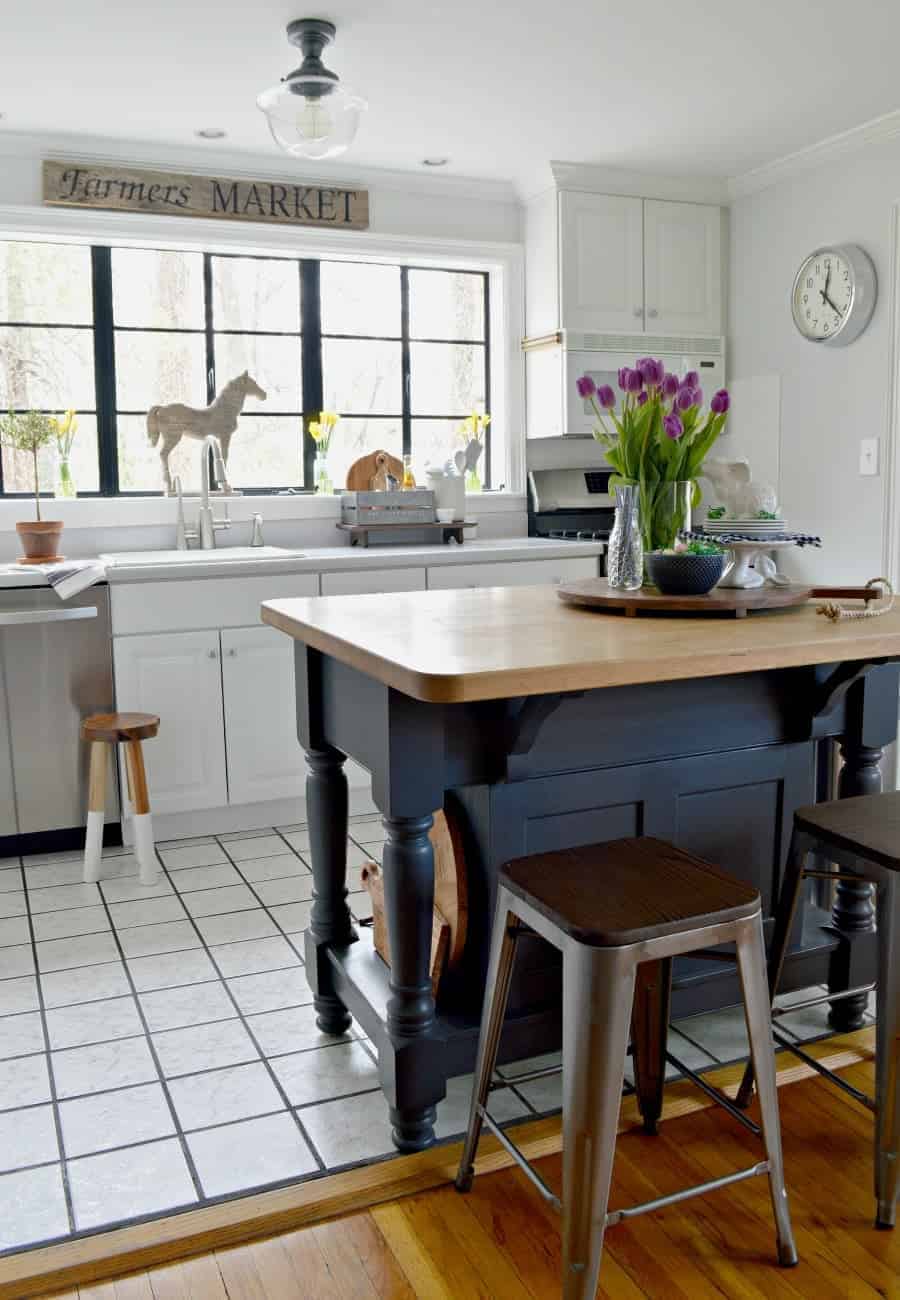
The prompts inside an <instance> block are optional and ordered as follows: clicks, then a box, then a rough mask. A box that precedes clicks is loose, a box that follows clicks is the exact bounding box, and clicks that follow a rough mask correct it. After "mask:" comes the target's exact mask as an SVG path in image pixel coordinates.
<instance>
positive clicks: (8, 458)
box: [0, 241, 100, 495]
mask: <svg viewBox="0 0 900 1300" xmlns="http://www.w3.org/2000/svg"><path fill="white" fill-rule="evenodd" d="M68 408H73V409H75V410H76V411H77V413H78V423H79V432H78V436H77V439H76V443H75V447H74V452H73V460H72V471H73V477H74V479H75V482H76V484H77V485H78V486H79V487H80V488H81V489H83V490H84V491H87V492H92V491H93V492H96V491H97V490H98V489H99V485H100V474H99V459H98V440H97V399H96V391H95V384H94V349H93V297H92V271H91V250H90V249H89V248H85V247H81V246H73V245H70V244H41V243H25V242H8V243H7V242H3V241H0V410H2V411H4V412H6V411H10V410H11V411H14V412H21V411H28V410H32V409H34V410H38V411H44V412H53V411H60V410H65V409H68ZM39 470H40V476H41V486H42V488H43V490H44V491H45V492H52V490H53V486H54V482H55V475H56V465H55V455H54V451H53V449H52V448H50V447H47V448H45V449H44V450H43V451H42V453H41V458H40V462H39ZM32 482H33V479H32V466H31V462H30V457H28V456H26V455H24V454H23V453H20V452H14V451H11V450H9V449H7V448H3V450H2V452H0V492H2V493H4V494H8V495H15V494H19V493H30V492H31V491H32V486H31V485H32Z"/></svg>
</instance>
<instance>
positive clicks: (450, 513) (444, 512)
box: [435, 506, 456, 524]
mask: <svg viewBox="0 0 900 1300" xmlns="http://www.w3.org/2000/svg"><path fill="white" fill-rule="evenodd" d="M435 513H436V514H437V517H438V523H439V524H452V523H453V520H454V517H455V515H456V511H455V510H454V509H453V507H452V506H442V507H441V509H440V510H437V511H436V512H435Z"/></svg>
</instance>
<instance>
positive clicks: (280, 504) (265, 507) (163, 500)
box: [0, 492, 526, 531]
mask: <svg viewBox="0 0 900 1300" xmlns="http://www.w3.org/2000/svg"><path fill="white" fill-rule="evenodd" d="M198 499H199V498H198V497H197V496H187V497H185V503H186V507H185V513H186V514H187V516H188V518H189V519H191V518H192V517H193V515H194V514H195V513H196V509H197V502H198ZM226 501H227V505H228V511H229V515H230V517H231V519H232V520H233V521H235V522H237V523H240V522H248V523H249V521H250V520H251V519H252V517H253V515H255V514H260V515H262V517H263V519H264V520H266V521H269V520H272V521H273V522H274V521H277V520H288V521H289V520H295V519H296V520H313V521H315V520H323V521H325V520H329V519H335V520H337V519H339V518H340V512H341V510H340V498H338V497H336V496H331V497H327V496H315V495H313V494H308V495H306V494H305V495H297V496H250V495H247V496H240V497H238V496H235V497H230V498H224V497H218V496H217V497H214V498H213V505H214V507H215V509H216V513H218V512H219V511H220V510H221V508H222V506H223V505H225V504H226ZM525 508H526V500H525V497H524V495H521V494H519V493H514V492H479V493H473V494H471V495H468V496H467V497H466V515H467V517H469V518H473V519H475V518H479V517H481V516H484V515H491V514H509V513H513V512H516V511H523V510H525ZM41 515H42V517H43V518H44V519H61V520H62V521H63V523H64V524H65V525H66V527H68V528H152V527H159V526H165V525H171V527H172V528H174V527H175V523H176V520H177V516H178V503H177V501H176V500H175V498H174V497H161V496H154V497H81V498H78V499H76V500H75V501H58V500H54V499H50V498H47V499H43V498H42V499H41ZM33 518H34V502H33V501H32V500H31V499H30V498H28V497H11V498H7V499H5V500H0V530H10V531H11V530H12V529H13V528H14V527H15V525H16V524H17V523H19V522H20V521H25V520H29V519H33Z"/></svg>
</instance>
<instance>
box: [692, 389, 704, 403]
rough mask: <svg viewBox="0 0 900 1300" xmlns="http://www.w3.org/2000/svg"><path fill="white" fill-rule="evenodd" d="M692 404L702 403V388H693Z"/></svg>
mask: <svg viewBox="0 0 900 1300" xmlns="http://www.w3.org/2000/svg"><path fill="white" fill-rule="evenodd" d="M694 405H695V406H702V405H703V389H702V388H695V389H694Z"/></svg>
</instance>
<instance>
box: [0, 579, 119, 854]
mask: <svg viewBox="0 0 900 1300" xmlns="http://www.w3.org/2000/svg"><path fill="white" fill-rule="evenodd" d="M112 708H113V672H112V642H111V639H110V620H109V589H108V588H107V587H105V586H102V587H91V588H89V589H88V590H87V591H83V592H81V593H80V595H78V596H74V597H72V599H71V600H68V601H66V602H65V603H63V602H62V601H60V599H59V597H58V596H57V595H56V593H55V592H53V591H52V590H50V589H49V588H48V587H18V588H3V587H2V579H0V857H4V856H6V855H7V854H9V853H17V852H42V851H47V850H53V849H57V848H60V849H62V848H68V847H69V846H70V845H74V844H77V843H78V839H79V832H80V831H81V829H82V828H83V827H84V825H85V821H86V807H87V769H88V764H87V757H88V756H87V753H86V750H87V746H86V745H84V744H83V743H82V741H81V738H80V735H79V730H80V726H81V720H82V718H83V717H85V716H86V715H87V714H89V713H107V712H110V711H111V710H112ZM110 784H111V786H112V787H113V788H112V792H111V794H110V797H109V801H108V806H107V822H108V823H110V825H111V829H112V835H113V837H115V833H116V824H117V823H118V820H119V812H118V800H117V797H116V793H115V789H114V786H115V782H112V783H110Z"/></svg>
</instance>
